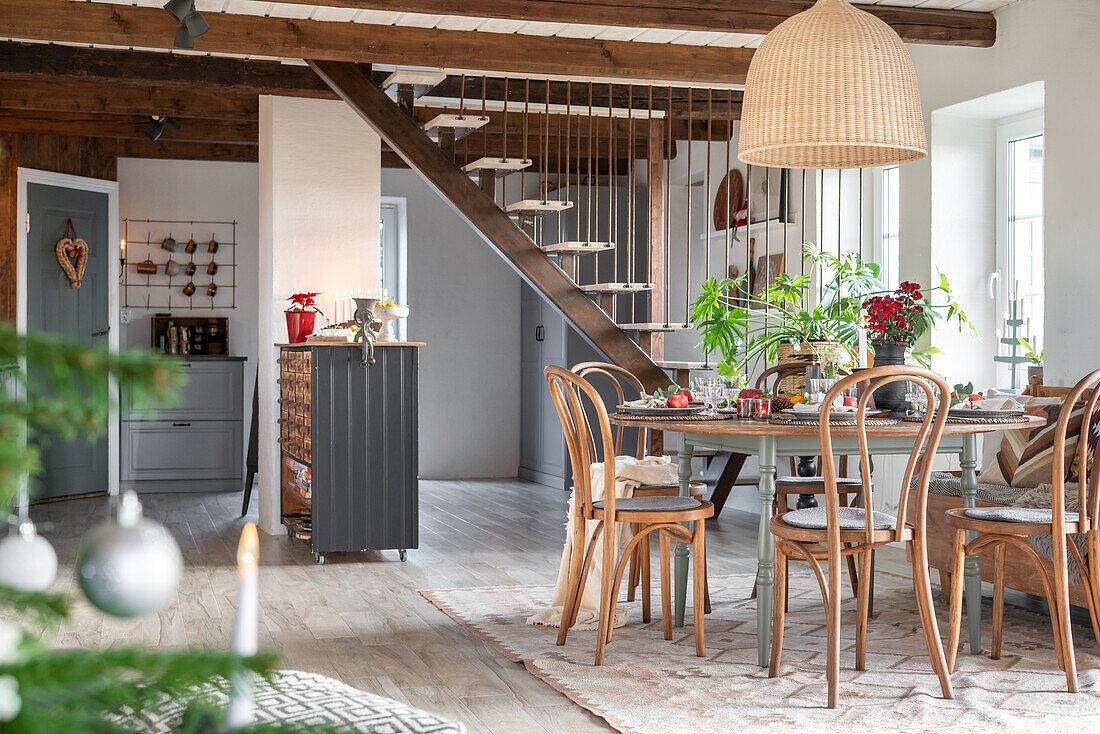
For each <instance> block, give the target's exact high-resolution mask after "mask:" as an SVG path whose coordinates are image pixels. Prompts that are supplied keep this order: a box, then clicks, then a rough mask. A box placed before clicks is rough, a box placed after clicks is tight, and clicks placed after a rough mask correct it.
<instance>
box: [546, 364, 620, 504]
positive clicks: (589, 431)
mask: <svg viewBox="0 0 1100 734" xmlns="http://www.w3.org/2000/svg"><path fill="white" fill-rule="evenodd" d="M543 373H544V374H545V375H546V382H547V384H548V385H549V387H550V399H551V400H552V401H553V403H554V409H555V410H556V411H557V413H558V420H559V421H560V422H561V428H562V432H563V433H564V434H565V443H566V446H567V447H568V449H569V465H570V467H571V469H572V471H573V501H574V505H575V508H576V512H577V515H578V517H581V518H590V517H592V514H593V513H592V464H594V463H597V462H601V461H602V462H603V480H604V487H605V488H608V489H611V490H612V491H607V492H605V493H604V497H603V500H604V508H605V510H606V512H607V513H608V517H614V513H615V492H614V490H613V489H612V488H613V487H614V486H615V453H614V447H615V442H614V439H613V438H612V435H611V422H610V421H609V420H608V417H607V409H606V408H605V407H604V404H603V399H602V398H601V397H600V394H599V393H598V392H596V388H594V387H592V385H591V384H589V382H588V381H587V380H586V379H584V378H583V377H581V376H579V375H577V374H575V373H573V372H571V371H570V370H567V369H565V368H564V367H558V366H557V365H548V366H547V367H546V368H545V369H544V370H543ZM590 415H591V416H592V417H593V419H592V420H590V418H589V416H590Z"/></svg>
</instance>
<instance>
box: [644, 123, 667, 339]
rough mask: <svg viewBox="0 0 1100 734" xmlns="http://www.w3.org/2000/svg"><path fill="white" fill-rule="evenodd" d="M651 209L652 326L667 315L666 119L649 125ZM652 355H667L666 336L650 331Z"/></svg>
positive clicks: (661, 321)
mask: <svg viewBox="0 0 1100 734" xmlns="http://www.w3.org/2000/svg"><path fill="white" fill-rule="evenodd" d="M646 166H647V178H646V181H647V186H648V210H649V220H648V221H649V231H648V232H647V234H648V239H649V271H648V272H649V275H648V278H649V282H650V283H652V284H653V290H651V291H649V317H648V321H650V322H653V323H664V321H665V319H666V318H667V317H668V316H667V314H666V313H665V268H666V267H667V263H665V186H666V185H667V183H668V182H667V181H666V180H665V178H666V177H665V124H664V121H663V120H653V121H652V122H651V123H650V124H649V153H648V155H647V157H646ZM644 336H645V338H646V339H647V340H648V344H643V346H648V347H649V349H648V352H649V356H650V357H652V358H653V360H654V361H660V360H662V359H664V356H665V335H664V334H662V333H660V332H648V333H646V334H645V335H644Z"/></svg>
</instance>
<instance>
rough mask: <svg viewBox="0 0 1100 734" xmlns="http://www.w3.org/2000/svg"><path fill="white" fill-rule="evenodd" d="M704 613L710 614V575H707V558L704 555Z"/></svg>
mask: <svg viewBox="0 0 1100 734" xmlns="http://www.w3.org/2000/svg"><path fill="white" fill-rule="evenodd" d="M703 614H710V577H709V576H708V575H707V558H706V554H704V555H703Z"/></svg>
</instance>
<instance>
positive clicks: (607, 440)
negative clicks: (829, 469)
mask: <svg viewBox="0 0 1100 734" xmlns="http://www.w3.org/2000/svg"><path fill="white" fill-rule="evenodd" d="M544 372H545V374H546V381H547V384H548V385H549V387H550V397H551V399H552V400H553V402H554V408H555V409H556V410H557V413H558V419H559V420H560V421H561V427H562V431H563V432H564V434H565V440H566V445H567V446H568V448H569V463H570V467H571V468H572V471H573V508H574V510H573V516H572V517H571V518H569V525H568V529H567V532H569V533H571V534H572V547H573V549H574V551H575V552H574V553H573V554H572V556H571V557H570V559H569V592H568V594H567V596H566V603H565V608H564V609H563V610H562V619H561V629H560V630H559V631H558V644H559V645H564V644H565V640H566V636H567V635H568V633H569V628H570V627H572V626H573V625H574V624H575V623H576V620H577V612H578V610H579V607H580V598H581V595H582V593H583V591H584V585H585V581H586V579H587V577H588V569H589V567H590V566H591V564H592V558H593V552H594V550H595V548H596V544H597V543H602V544H603V564H602V568H601V590H600V591H601V593H600V621H599V628H598V630H597V633H596V665H601V664H603V659H604V650H605V648H606V646H607V644H608V643H609V642H610V641H611V637H612V633H613V624H612V622H613V620H614V617H615V606H616V603H617V601H618V589H619V586H620V584H621V583H622V579H623V572H624V571H625V569H626V564H627V562H628V560H629V558H630V555H631V553H632V552H633V550H634V548H635V547H637V545H638V544H639V543H640V542H641V541H642V539H643V538H646V537H648V536H649V534H650V533H659V534H660V542H661V610H662V614H663V615H664V632H665V639H668V640H670V639H672V615H671V593H670V592H671V589H670V586H671V584H670V560H671V559H670V556H671V549H670V545H671V541H672V540H677V541H680V542H682V543H690V544H691V546H692V554H693V558H694V563H693V564H692V575H693V579H694V583H693V602H692V604H693V609H694V612H693V616H694V618H695V652H696V654H697V655H699V656H703V655H705V654H706V648H705V646H704V643H703V587H704V580H705V577H706V576H705V575H706V570H705V569H706V543H705V537H706V536H705V528H706V523H705V521H706V519H707V518H708V517H711V516H712V515H714V506H713V505H712V504H710V503H709V502H704V501H702V500H698V499H695V498H693V497H679V496H675V497H670V496H655V497H624V498H620V499H616V497H615V491H614V487H615V461H614V457H615V455H614V447H615V442H614V439H613V438H612V434H611V423H610V421H609V420H608V416H607V410H606V408H604V405H603V401H602V399H601V398H600V395H599V393H598V392H597V391H596V389H595V388H594V387H592V385H591V384H589V382H588V381H587V380H585V379H584V378H582V377H580V376H578V375H576V374H574V373H573V372H570V371H569V370H567V369H565V368H563V367H557V366H554V365H550V366H548V367H546V369H545V370H544ZM589 416H591V418H590V417H589ZM590 426H591V428H590ZM594 462H603V482H604V487H605V490H606V491H605V492H604V497H603V499H600V500H595V499H594V498H593V497H592V464H593V463H594ZM588 521H595V522H596V527H595V531H594V532H593V534H592V538H591V540H590V541H588V542H587V543H586V541H585V534H586V533H585V530H586V523H587V522H588ZM619 523H625V524H629V525H630V526H632V530H633V532H632V534H631V536H630V539H629V541H627V543H626V546H625V547H624V548H623V553H622V556H621V557H620V556H619V552H618V551H619V549H618V532H617V530H618V525H619ZM681 523H689V524H690V526H688V525H684V524H681ZM581 548H584V549H585V552H584V554H583V558H582V554H581V553H580V552H579V551H580V549H581Z"/></svg>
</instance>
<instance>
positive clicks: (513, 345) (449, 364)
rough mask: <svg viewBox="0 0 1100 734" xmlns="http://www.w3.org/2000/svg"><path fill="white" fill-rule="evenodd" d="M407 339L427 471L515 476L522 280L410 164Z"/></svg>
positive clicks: (402, 180) (398, 178) (402, 188)
mask: <svg viewBox="0 0 1100 734" xmlns="http://www.w3.org/2000/svg"><path fill="white" fill-rule="evenodd" d="M382 194H383V195H385V196H400V197H404V198H405V200H406V205H407V208H408V233H407V234H408V293H409V297H408V301H409V304H410V305H411V307H412V311H411V313H410V315H409V321H408V330H409V331H408V333H409V338H411V339H416V340H417V341H426V342H427V343H428V346H427V348H425V349H423V350H422V351H421V353H420V476H421V477H423V478H426V479H434V478H456V477H513V476H515V474H516V467H517V466H518V465H519V427H520V426H519V418H520V416H519V410H518V407H519V381H520V343H519V332H520V278H519V276H518V275H516V274H515V272H513V271H512V269H511V268H510V267H509V266H508V265H507V264H506V263H505V262H504V260H503V259H502V258H501V257H500V256H499V255H497V254H496V252H494V251H493V249H492V248H491V247H490V246H489V245H488V244H486V242H485V241H484V240H483V239H482V238H481V237H480V236H479V235H477V234H476V233H475V232H474V230H473V229H471V228H470V226H469V225H468V224H467V223H466V222H465V221H463V220H462V218H461V217H460V216H459V215H458V214H456V213H455V212H454V210H452V209H451V208H450V206H448V205H447V204H446V203H445V202H444V201H443V200H442V199H440V198H439V196H438V195H437V194H436V193H435V192H434V191H432V190H431V189H430V188H428V186H427V185H426V184H425V183H424V182H423V181H422V180H421V179H420V176H419V175H417V174H416V173H414V172H413V171H409V170H395V169H385V170H383V171H382Z"/></svg>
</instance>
